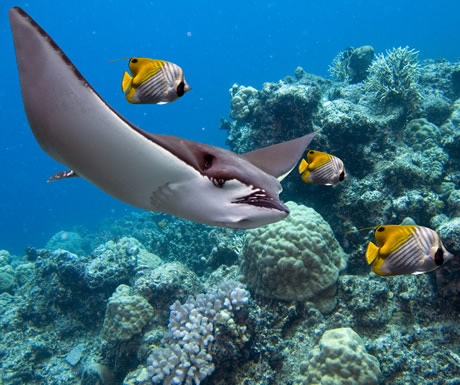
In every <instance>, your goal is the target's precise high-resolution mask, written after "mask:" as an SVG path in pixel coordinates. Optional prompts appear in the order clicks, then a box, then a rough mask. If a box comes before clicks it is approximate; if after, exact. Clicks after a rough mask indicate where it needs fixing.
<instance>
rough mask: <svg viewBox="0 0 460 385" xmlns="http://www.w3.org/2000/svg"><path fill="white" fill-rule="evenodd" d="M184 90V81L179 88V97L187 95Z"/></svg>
mask: <svg viewBox="0 0 460 385" xmlns="http://www.w3.org/2000/svg"><path fill="white" fill-rule="evenodd" d="M184 88H185V83H184V81H183V80H182V81H181V82H180V83H179V85H178V86H177V90H176V92H177V96H179V97H181V96H184V94H185V91H184Z"/></svg>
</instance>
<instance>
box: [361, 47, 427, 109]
mask: <svg viewBox="0 0 460 385" xmlns="http://www.w3.org/2000/svg"><path fill="white" fill-rule="evenodd" d="M419 76H420V67H419V64H418V51H414V50H413V49H409V48H408V47H405V48H401V47H399V48H393V49H392V50H391V51H387V53H386V55H383V54H379V55H377V57H376V58H375V59H374V60H373V62H372V64H371V66H370V68H369V76H368V78H367V80H366V81H365V82H364V90H365V91H366V92H367V93H368V94H369V96H370V97H371V99H373V100H374V101H376V102H379V103H383V104H384V105H389V104H393V103H397V102H403V103H405V104H407V107H409V109H413V108H414V107H415V106H416V105H417V104H418V102H419V101H420V99H421V94H420V90H419V85H418V83H417V80H418V78H419Z"/></svg>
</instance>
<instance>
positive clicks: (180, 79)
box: [121, 57, 192, 104]
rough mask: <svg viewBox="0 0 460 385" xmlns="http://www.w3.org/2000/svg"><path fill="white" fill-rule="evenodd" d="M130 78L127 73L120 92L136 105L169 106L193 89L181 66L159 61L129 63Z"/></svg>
mask: <svg viewBox="0 0 460 385" xmlns="http://www.w3.org/2000/svg"><path fill="white" fill-rule="evenodd" d="M129 70H130V72H131V75H132V76H131V75H130V74H128V73H127V72H125V73H124V75H123V79H122V82H121V89H122V91H123V92H126V91H128V92H126V100H128V102H130V103H133V104H166V103H171V102H174V101H175V100H177V99H179V98H180V97H182V96H184V95H185V94H186V93H187V92H188V91H190V90H191V89H192V87H190V86H189V85H188V84H187V82H186V81H185V76H184V71H182V68H180V67H179V66H178V65H176V64H174V63H171V62H168V61H164V60H156V59H148V58H144V57H133V58H131V59H129Z"/></svg>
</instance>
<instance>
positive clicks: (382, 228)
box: [377, 226, 385, 232]
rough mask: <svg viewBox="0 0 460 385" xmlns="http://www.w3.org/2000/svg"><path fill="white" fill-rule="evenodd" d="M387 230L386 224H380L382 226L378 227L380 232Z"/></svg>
mask: <svg viewBox="0 0 460 385" xmlns="http://www.w3.org/2000/svg"><path fill="white" fill-rule="evenodd" d="M384 230H385V227H384V226H380V227H377V231H378V232H382V231H384Z"/></svg>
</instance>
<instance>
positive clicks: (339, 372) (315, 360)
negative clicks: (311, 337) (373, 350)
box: [300, 328, 381, 385]
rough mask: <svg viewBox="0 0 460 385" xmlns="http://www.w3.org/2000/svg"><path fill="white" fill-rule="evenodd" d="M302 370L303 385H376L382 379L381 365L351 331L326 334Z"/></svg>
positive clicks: (345, 330)
mask: <svg viewBox="0 0 460 385" xmlns="http://www.w3.org/2000/svg"><path fill="white" fill-rule="evenodd" d="M302 366H303V367H302V374H303V375H304V376H305V379H304V380H303V381H301V382H300V383H301V384H303V385H310V384H324V385H329V384H330V385H340V384H343V385H345V384H347V385H362V384H368V385H372V384H375V385H377V384H379V383H380V379H381V372H380V365H379V361H378V360H377V358H375V357H374V356H372V355H370V354H368V353H367V352H366V347H365V345H364V343H363V341H362V340H361V338H360V337H359V335H358V334H357V333H356V332H354V331H353V329H351V328H338V329H332V330H328V331H326V332H325V333H324V334H323V336H322V337H321V339H320V341H319V344H318V345H317V346H316V347H315V348H314V349H313V350H312V351H311V356H310V359H309V361H308V362H305V364H304V365H302Z"/></svg>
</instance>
